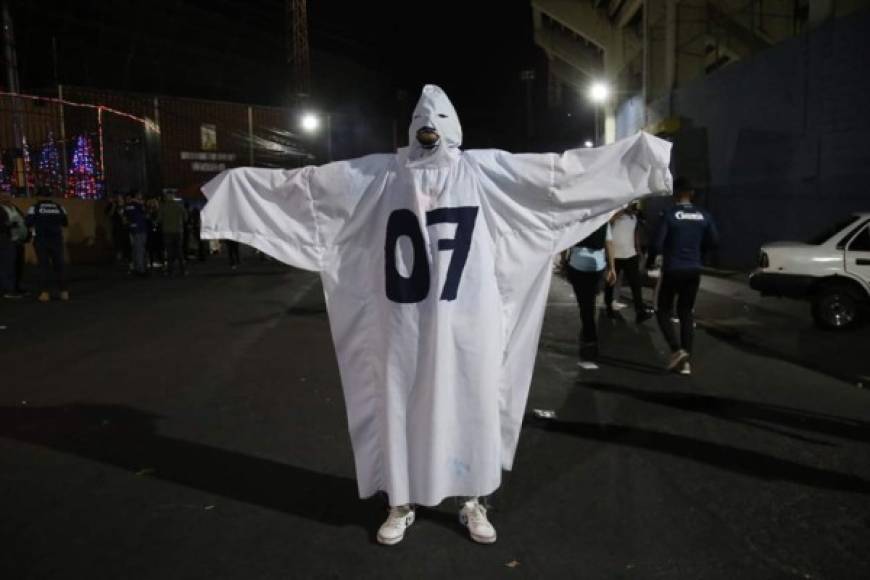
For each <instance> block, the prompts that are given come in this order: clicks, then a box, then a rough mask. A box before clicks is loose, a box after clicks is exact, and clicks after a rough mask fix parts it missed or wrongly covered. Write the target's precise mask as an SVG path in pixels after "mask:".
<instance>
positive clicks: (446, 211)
mask: <svg viewBox="0 0 870 580" xmlns="http://www.w3.org/2000/svg"><path fill="white" fill-rule="evenodd" d="M476 219H477V208H476V207H444V208H439V209H433V210H432V211H429V212H426V225H427V226H431V225H435V224H443V223H451V224H456V234H455V235H454V237H453V238H452V239H445V240H438V250H439V251H442V252H443V251H445V250H451V251H452V252H453V253H452V255H451V256H450V265H449V266H448V267H447V279H446V280H445V281H444V288H443V289H442V290H441V300H456V294H457V293H458V291H459V282H460V280H461V279H462V271H463V270H464V269H465V263H466V262H467V261H468V251H469V249H470V248H471V238H472V235H473V234H474V222H475V220H476ZM401 236H407V237H408V239H409V240H410V241H411V245H412V246H413V248H414V266H413V268H412V270H411V275H410V276H408V277H407V278H405V277H403V276H402V275H401V274H399V271H398V269H397V268H396V244H397V243H398V241H399V238H400V237H401ZM384 250H385V251H384V262H385V268H386V290H387V298H389V299H390V300H392V301H393V302H400V303H403V304H412V303H415V302H421V301H422V300H425V299H426V296H428V295H429V286H430V285H431V281H430V273H429V261H428V260H427V259H426V248H425V246H424V242H423V232H422V231H420V224H419V223H418V222H417V216H416V215H414V213H413V212H412V211H410V210H407V209H397V210H396V211H394V212H393V213H391V214H390V217H389V219H388V220H387V236H386V243H385V247H384Z"/></svg>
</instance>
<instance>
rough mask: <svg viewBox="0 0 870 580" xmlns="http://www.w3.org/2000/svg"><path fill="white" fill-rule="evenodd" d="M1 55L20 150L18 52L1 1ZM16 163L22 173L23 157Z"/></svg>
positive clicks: (8, 18) (26, 186) (7, 10)
mask: <svg viewBox="0 0 870 580" xmlns="http://www.w3.org/2000/svg"><path fill="white" fill-rule="evenodd" d="M3 56H4V58H5V59H6V85H7V87H8V88H9V92H10V93H13V96H12V97H11V99H12V132H13V135H14V138H15V147H16V148H17V149H18V150H19V151H21V150H22V148H23V147H24V139H23V138H24V135H23V132H22V128H21V127H22V119H21V103H20V101H19V100H18V98H17V97H15V96H14V95H15V94H17V93H19V92H20V88H19V86H18V53H17V52H16V50H15V30H14V28H13V27H12V14H11V13H10V12H9V2H3ZM15 163H16V165H20V169H21V171H19V172H18V174H19V175H22V174H23V170H24V159H23V158H21V159H20V160H19V159H16V161H15ZM24 191H25V193H26V194H27V195H30V189H29V187H28V185H27V176H26V175H25V176H24Z"/></svg>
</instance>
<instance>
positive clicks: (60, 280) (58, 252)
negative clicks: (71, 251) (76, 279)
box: [51, 240, 66, 292]
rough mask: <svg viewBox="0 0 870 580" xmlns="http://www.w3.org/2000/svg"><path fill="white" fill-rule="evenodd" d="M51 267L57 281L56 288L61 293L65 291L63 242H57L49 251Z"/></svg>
mask: <svg viewBox="0 0 870 580" xmlns="http://www.w3.org/2000/svg"><path fill="white" fill-rule="evenodd" d="M51 251H52V258H51V261H52V265H53V266H54V275H55V278H56V279H57V286H58V288H59V289H60V291H61V292H64V291H66V257H65V256H64V255H63V241H62V240H58V241H57V242H56V243H55V244H54V246H53V247H52V249H51Z"/></svg>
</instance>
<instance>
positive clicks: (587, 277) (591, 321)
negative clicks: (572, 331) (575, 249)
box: [568, 268, 601, 342]
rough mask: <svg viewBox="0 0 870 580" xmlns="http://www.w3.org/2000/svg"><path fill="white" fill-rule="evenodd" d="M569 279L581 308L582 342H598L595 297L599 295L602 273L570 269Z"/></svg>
mask: <svg viewBox="0 0 870 580" xmlns="http://www.w3.org/2000/svg"><path fill="white" fill-rule="evenodd" d="M568 279H569V281H570V282H571V286H573V288H574V296H575V297H576V298H577V305H578V306H579V307H580V319H581V321H582V332H581V334H580V338H581V341H582V342H598V330H597V328H596V326H595V296H596V295H597V294H598V284H599V283H600V281H601V272H580V271H578V270H574V269H573V268H568Z"/></svg>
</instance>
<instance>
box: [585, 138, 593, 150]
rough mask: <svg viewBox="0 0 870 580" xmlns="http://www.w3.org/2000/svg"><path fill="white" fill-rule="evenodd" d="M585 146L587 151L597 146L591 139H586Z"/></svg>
mask: <svg viewBox="0 0 870 580" xmlns="http://www.w3.org/2000/svg"><path fill="white" fill-rule="evenodd" d="M583 146H584V147H586V148H587V149H590V148H592V147H594V146H595V144H594V143H593V142H592V140H591V139H586V141H584V142H583Z"/></svg>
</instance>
